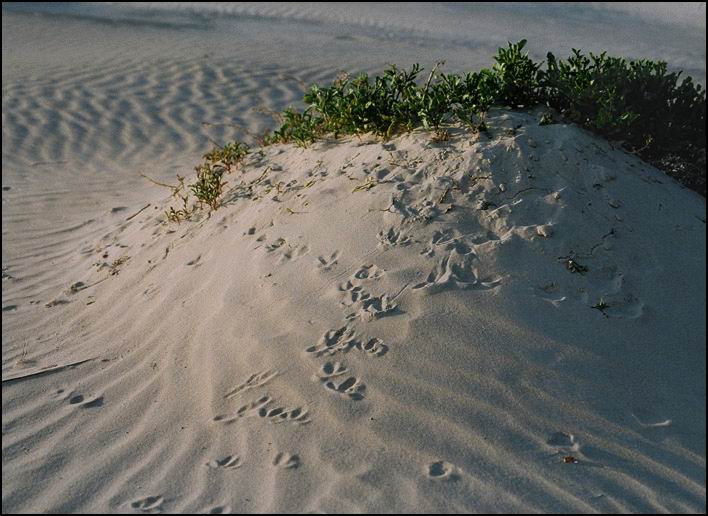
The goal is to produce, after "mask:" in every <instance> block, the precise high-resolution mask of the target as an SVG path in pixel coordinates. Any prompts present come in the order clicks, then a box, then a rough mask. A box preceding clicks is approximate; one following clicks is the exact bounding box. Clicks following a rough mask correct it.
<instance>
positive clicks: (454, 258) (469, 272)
mask: <svg viewBox="0 0 708 516" xmlns="http://www.w3.org/2000/svg"><path fill="white" fill-rule="evenodd" d="M474 259H475V258H474V255H471V254H470V255H464V254H459V253H458V252H457V251H456V250H453V251H451V252H450V253H449V254H447V255H446V256H444V257H443V258H442V259H441V260H440V262H438V264H437V265H436V266H435V268H434V269H433V270H432V271H431V272H430V274H428V277H427V278H426V280H425V281H424V282H422V283H419V284H417V285H415V286H414V287H413V290H419V289H423V288H425V289H430V290H431V291H433V292H436V291H440V290H444V289H446V288H458V289H474V290H489V289H492V288H495V287H497V286H498V285H499V284H500V283H501V279H499V278H486V279H481V278H480V277H479V274H478V272H477V270H476V269H475V268H474V267H473V261H474Z"/></svg>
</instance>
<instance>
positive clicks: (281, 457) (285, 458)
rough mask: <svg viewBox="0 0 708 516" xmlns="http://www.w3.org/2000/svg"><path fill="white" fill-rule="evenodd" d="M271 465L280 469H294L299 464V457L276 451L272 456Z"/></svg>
mask: <svg viewBox="0 0 708 516" xmlns="http://www.w3.org/2000/svg"><path fill="white" fill-rule="evenodd" d="M273 466H275V467H276V468H280V469H296V468H297V467H299V466H300V457H299V456H298V455H291V454H289V453H287V452H278V453H277V454H276V455H275V457H274V458H273Z"/></svg>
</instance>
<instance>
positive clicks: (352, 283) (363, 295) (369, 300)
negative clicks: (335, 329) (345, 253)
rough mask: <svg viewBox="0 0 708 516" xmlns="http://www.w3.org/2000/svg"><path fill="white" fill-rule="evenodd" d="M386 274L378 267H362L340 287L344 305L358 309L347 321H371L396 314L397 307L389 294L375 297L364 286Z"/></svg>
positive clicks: (348, 316)
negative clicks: (364, 283) (363, 283)
mask: <svg viewBox="0 0 708 516" xmlns="http://www.w3.org/2000/svg"><path fill="white" fill-rule="evenodd" d="M384 273H385V271H384V270H383V269H380V268H379V267H377V266H376V265H362V266H361V267H360V268H359V269H358V270H357V271H356V272H355V273H354V274H353V275H352V276H351V278H350V279H349V280H347V281H346V282H344V283H341V284H340V285H339V287H338V290H339V292H341V293H342V297H343V300H342V301H341V303H342V305H344V306H353V307H355V308H356V311H355V312H353V313H351V314H348V315H347V316H346V319H347V320H352V319H356V318H360V319H361V320H363V321H371V320H373V319H377V318H380V317H384V316H385V315H390V314H392V313H394V312H396V310H397V305H396V304H395V303H394V302H393V300H392V299H391V298H390V297H389V296H388V294H381V295H379V296H374V295H373V294H371V293H370V292H369V291H367V290H365V289H364V287H363V285H362V282H364V281H370V280H378V279H379V278H381V276H383V274H384Z"/></svg>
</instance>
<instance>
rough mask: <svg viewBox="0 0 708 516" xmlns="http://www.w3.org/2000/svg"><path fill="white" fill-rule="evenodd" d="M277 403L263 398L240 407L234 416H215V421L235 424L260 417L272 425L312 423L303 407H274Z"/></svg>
mask: <svg viewBox="0 0 708 516" xmlns="http://www.w3.org/2000/svg"><path fill="white" fill-rule="evenodd" d="M274 404H275V401H274V400H273V398H271V397H270V396H268V395H266V396H262V397H260V398H258V399H257V400H255V401H252V402H250V403H246V404H245V405H242V406H241V407H239V408H238V409H237V410H236V412H234V413H233V414H221V415H218V416H215V417H214V419H213V421H215V422H217V423H226V424H229V423H233V422H235V421H237V420H239V419H241V418H245V417H259V418H261V419H265V420H267V421H268V422H270V423H273V424H278V423H292V424H296V425H305V424H307V423H309V422H310V421H311V419H310V416H309V413H308V410H307V409H306V408H303V407H294V408H286V407H281V406H273V405H274Z"/></svg>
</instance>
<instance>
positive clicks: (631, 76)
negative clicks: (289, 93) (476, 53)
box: [190, 40, 706, 209]
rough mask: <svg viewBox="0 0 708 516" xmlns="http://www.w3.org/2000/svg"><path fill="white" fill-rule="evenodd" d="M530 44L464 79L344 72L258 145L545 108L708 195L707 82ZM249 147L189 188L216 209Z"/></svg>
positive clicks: (214, 158)
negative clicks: (535, 50) (538, 56)
mask: <svg viewBox="0 0 708 516" xmlns="http://www.w3.org/2000/svg"><path fill="white" fill-rule="evenodd" d="M525 48H526V40H521V41H519V42H517V43H508V45H507V47H506V48H500V49H499V50H498V52H497V54H496V55H495V56H494V61H495V63H494V65H493V66H492V68H490V69H486V68H485V69H482V70H480V71H479V72H469V73H466V74H464V75H459V74H444V73H442V72H441V71H440V68H441V66H442V65H443V63H438V64H436V65H435V67H433V69H432V70H431V72H430V73H429V74H428V76H427V78H426V79H425V80H424V81H422V78H421V72H422V69H421V67H420V66H419V65H418V64H416V65H413V66H412V67H411V69H410V70H402V69H399V68H398V67H396V66H395V65H392V66H390V67H389V68H387V69H386V70H384V72H383V74H382V75H379V76H375V77H369V76H368V75H367V74H361V75H358V76H356V77H350V76H349V75H346V74H343V75H340V76H339V77H338V78H337V79H336V80H335V81H334V82H333V83H332V84H331V85H329V86H319V85H313V86H311V87H310V88H309V90H308V91H307V92H306V93H305V95H304V98H303V102H304V104H305V106H306V107H305V108H304V109H303V110H301V111H300V110H297V109H295V108H292V107H289V108H287V109H286V110H285V111H284V112H283V113H281V114H279V115H278V119H279V124H280V125H279V127H278V128H277V129H275V130H274V131H272V132H268V133H266V134H265V135H264V136H263V138H261V139H260V143H261V144H262V145H264V146H265V145H270V144H273V143H294V144H296V145H298V146H302V147H305V146H308V145H310V144H312V143H313V142H316V141H317V140H319V139H321V138H324V137H330V136H333V137H335V138H337V137H339V136H342V135H358V134H364V133H372V134H374V135H377V136H380V137H382V138H390V137H392V136H394V135H396V134H400V133H403V132H408V131H411V130H413V129H416V128H423V129H425V130H428V131H431V132H432V133H433V138H434V139H435V140H437V141H442V140H445V139H447V131H446V129H445V127H446V126H447V125H449V124H451V123H462V124H464V125H465V126H467V127H468V128H470V129H471V130H473V131H486V130H487V127H486V123H485V113H486V112H487V110H488V109H489V108H490V107H492V106H499V107H510V108H513V109H531V108H534V107H536V106H538V105H542V106H546V107H547V108H549V111H547V112H546V113H544V115H543V116H542V118H541V120H540V124H541V125H547V124H551V123H557V122H561V121H566V122H574V123H576V124H579V125H581V126H583V127H585V128H586V129H588V130H590V131H592V132H594V133H597V134H599V135H602V136H604V137H605V138H607V139H609V140H611V141H614V142H617V143H618V144H620V145H621V146H623V147H624V148H625V149H626V150H628V151H629V152H632V153H634V154H636V155H638V156H639V157H641V158H642V159H644V160H645V161H647V162H648V163H651V164H653V165H655V166H657V167H658V168H660V169H662V170H664V171H665V172H666V173H667V174H668V175H671V176H673V177H675V178H676V179H677V180H678V181H680V182H681V183H683V184H684V185H686V186H687V187H689V188H691V189H693V190H695V191H697V192H698V193H700V194H701V195H703V196H705V177H706V173H705V128H706V126H705V117H706V94H705V89H704V88H703V87H702V86H701V85H700V84H697V83H695V82H694V81H693V79H692V78H691V77H683V78H682V77H681V76H682V73H681V72H669V71H668V68H667V64H666V63H665V62H663V61H650V60H645V59H638V60H627V59H625V58H620V57H611V56H608V55H607V54H606V53H605V52H603V53H601V54H593V53H589V54H587V55H586V54H584V53H583V52H582V51H580V50H575V49H574V50H573V51H572V54H571V55H570V56H569V57H568V58H566V59H558V58H556V57H555V56H554V55H553V54H552V53H550V52H549V53H548V54H547V56H546V60H545V61H543V62H535V61H534V60H533V59H532V58H531V57H530V56H529V54H528V52H526V51H525ZM421 82H422V83H421ZM551 110H554V111H555V112H556V113H558V117H556V116H554V114H553V113H552V112H551ZM248 151H249V149H248V147H247V146H245V145H244V144H242V143H239V142H233V143H230V144H227V145H225V146H223V147H217V148H215V149H213V150H212V151H211V152H210V153H207V154H206V155H205V156H204V159H205V161H204V162H203V163H202V164H201V165H200V166H199V167H197V181H196V182H195V183H193V184H191V185H190V189H191V190H192V192H193V193H194V194H195V195H196V196H197V198H198V199H199V200H200V202H203V203H204V204H206V205H208V206H210V207H211V208H212V209H216V207H217V206H218V197H219V196H220V195H221V192H222V191H223V188H224V186H225V183H224V182H223V181H222V176H223V174H224V172H230V171H231V167H232V166H234V165H236V164H237V163H239V162H240V161H241V160H242V159H243V157H244V156H245V155H246V154H247V153H248Z"/></svg>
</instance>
